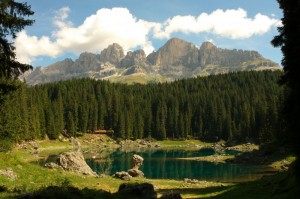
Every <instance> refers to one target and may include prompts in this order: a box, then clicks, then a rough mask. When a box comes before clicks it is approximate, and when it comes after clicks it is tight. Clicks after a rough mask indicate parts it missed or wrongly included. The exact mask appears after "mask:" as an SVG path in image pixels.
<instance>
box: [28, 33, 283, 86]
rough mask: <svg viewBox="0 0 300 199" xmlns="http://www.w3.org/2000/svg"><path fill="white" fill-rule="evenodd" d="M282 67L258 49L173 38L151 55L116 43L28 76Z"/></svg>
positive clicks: (41, 79)
mask: <svg viewBox="0 0 300 199" xmlns="http://www.w3.org/2000/svg"><path fill="white" fill-rule="evenodd" d="M278 69H280V67H279V65H278V64H276V63H275V62H273V61H271V60H268V59H265V58H264V57H263V56H262V55H260V54H259V53H258V52H256V51H244V50H228V49H221V48H218V47H216V46H215V45H214V44H212V43H210V42H204V43H202V45H201V47H200V48H199V49H198V48H197V47H196V46H195V45H194V44H192V43H189V42H186V41H184V40H181V39H178V38H173V39H171V40H169V41H168V42H167V43H166V44H165V45H163V46H162V47H161V48H160V49H159V50H158V51H157V52H153V53H151V54H149V55H148V56H146V54H145V52H144V51H143V50H136V51H133V52H131V51H129V52H127V54H126V56H125V55H124V50H123V48H122V47H121V46H120V45H119V44H116V43H114V44H112V45H109V46H108V47H107V48H106V49H104V50H102V52H101V54H93V53H88V52H85V53H82V54H81V55H80V56H79V58H78V59H77V60H75V61H72V60H71V59H65V60H64V61H61V62H57V63H54V64H52V65H49V66H48V67H38V68H36V69H35V70H34V71H33V72H31V73H30V74H27V75H26V77H25V78H26V81H27V83H28V84H39V83H45V82H52V81H59V80H65V79H70V78H83V77H90V78H95V79H111V80H113V81H115V80H116V81H117V80H118V79H121V80H122V81H123V80H124V79H126V78H127V77H129V76H132V75H137V74H139V75H143V76H142V77H143V78H144V79H145V82H148V81H151V82H153V81H172V80H175V79H180V78H189V77H195V76H199V75H210V74H218V73H227V72H235V71H243V70H278ZM134 81H135V80H134V79H133V82H134Z"/></svg>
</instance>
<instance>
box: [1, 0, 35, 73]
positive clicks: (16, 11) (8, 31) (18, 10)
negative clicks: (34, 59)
mask: <svg viewBox="0 0 300 199" xmlns="http://www.w3.org/2000/svg"><path fill="white" fill-rule="evenodd" d="M31 15H33V12H32V11H31V10H30V6H29V5H27V3H18V2H15V1H14V0H2V1H1V2H0V77H6V78H11V77H13V78H17V77H18V76H19V75H20V74H22V73H24V72H25V71H27V70H29V69H31V68H32V67H31V66H30V65H27V64H22V63H20V62H18V61H16V54H15V52H14V50H15V47H14V46H13V43H11V42H10V41H9V40H10V37H12V39H15V38H16V36H17V33H18V32H20V31H21V30H23V29H24V27H25V26H29V25H32V23H33V22H34V21H33V20H29V19H25V18H24V17H26V16H31Z"/></svg>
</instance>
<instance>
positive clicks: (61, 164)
mask: <svg viewBox="0 0 300 199" xmlns="http://www.w3.org/2000/svg"><path fill="white" fill-rule="evenodd" d="M45 166H46V167H48V168H52V169H57V168H62V169H64V170H66V171H72V172H75V173H81V174H84V175H91V176H97V174H96V173H95V172H94V171H93V170H92V169H91V168H90V167H89V165H88V164H87V163H86V162H85V160H84V157H83V155H82V153H81V152H78V151H77V152H64V153H61V154H60V155H59V156H58V159H57V164H56V163H53V162H52V163H47V164H46V165H45Z"/></svg>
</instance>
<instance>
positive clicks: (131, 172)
mask: <svg viewBox="0 0 300 199" xmlns="http://www.w3.org/2000/svg"><path fill="white" fill-rule="evenodd" d="M127 172H128V173H129V175H131V176H132V177H144V173H143V172H142V171H140V170H137V169H129V170H128V171H127Z"/></svg>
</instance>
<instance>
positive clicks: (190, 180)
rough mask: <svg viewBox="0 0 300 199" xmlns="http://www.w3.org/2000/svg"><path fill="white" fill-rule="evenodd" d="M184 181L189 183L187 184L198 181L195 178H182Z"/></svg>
mask: <svg viewBox="0 0 300 199" xmlns="http://www.w3.org/2000/svg"><path fill="white" fill-rule="evenodd" d="M184 182H185V183H189V184H197V183H199V180H197V179H189V178H184Z"/></svg>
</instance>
